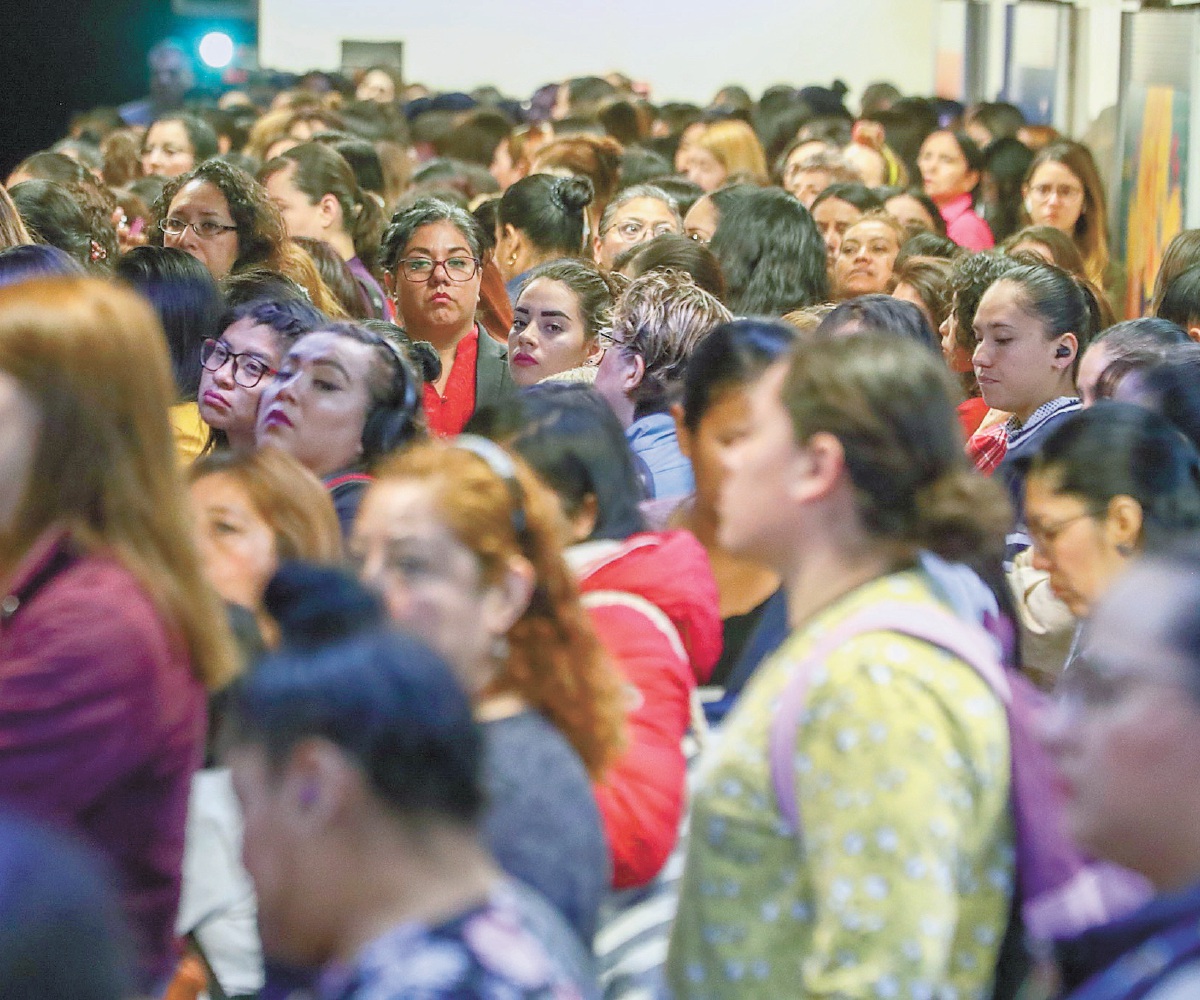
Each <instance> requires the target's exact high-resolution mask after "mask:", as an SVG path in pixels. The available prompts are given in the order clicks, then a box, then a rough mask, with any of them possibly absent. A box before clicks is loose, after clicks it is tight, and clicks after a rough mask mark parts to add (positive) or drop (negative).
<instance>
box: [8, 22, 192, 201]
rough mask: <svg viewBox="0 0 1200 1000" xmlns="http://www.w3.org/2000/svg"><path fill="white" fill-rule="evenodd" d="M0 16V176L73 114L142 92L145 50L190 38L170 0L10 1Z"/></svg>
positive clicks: (52, 137) (57, 134) (58, 132)
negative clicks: (170, 40) (169, 40)
mask: <svg viewBox="0 0 1200 1000" xmlns="http://www.w3.org/2000/svg"><path fill="white" fill-rule="evenodd" d="M0 10H3V13H0V179H2V178H3V176H4V175H5V174H7V173H8V171H9V170H10V169H11V168H12V167H14V166H15V165H16V164H17V163H19V162H20V161H21V160H22V159H24V158H25V157H26V156H28V155H29V154H30V153H33V152H36V151H37V150H39V149H45V148H46V147H47V146H49V145H50V144H51V143H53V142H55V141H56V140H58V139H60V138H62V137H63V136H64V135H65V134H66V131H67V124H68V122H69V121H70V119H71V116H72V114H74V113H76V112H78V111H83V110H86V109H88V108H93V107H97V106H100V105H117V104H123V103H125V102H126V101H131V100H135V99H137V98H139V97H142V96H144V95H145V94H146V93H147V83H146V53H147V52H148V51H149V50H150V47H151V46H152V45H153V44H154V43H155V42H156V41H158V40H159V39H161V38H164V37H166V36H168V35H173V34H177V35H181V36H187V37H188V38H189V39H190V37H191V36H192V35H193V34H194V33H195V22H192V21H190V20H188V19H186V18H179V17H176V16H175V15H174V14H172V12H171V4H170V0H73V2H69V0H7V2H6V3H4V5H3V8H0Z"/></svg>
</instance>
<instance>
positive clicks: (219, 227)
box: [158, 219, 238, 240]
mask: <svg viewBox="0 0 1200 1000" xmlns="http://www.w3.org/2000/svg"><path fill="white" fill-rule="evenodd" d="M171 221H175V222H183V220H182V219H175V220H171V219H159V220H158V228H159V229H161V230H162V231H163V233H164V235H166V236H182V235H183V234H184V233H186V232H187V231H188V227H189V226H191V228H192V232H193V233H195V234H196V236H197V237H198V238H200V239H202V240H215V239H216V238H217V237H218V236H220V235H221V233H236V232H237V228H238V227H237V226H227V225H225V224H224V223H221V222H213V221H212V219H201V220H200V221H199V222H183V228H182V229H180V230H179V232H177V233H175V232H172V231H171V230H170V229H168V228H167V223H169V222H171ZM201 226H215V227H216V229H215V231H214V232H212V233H209V234H208V235H207V236H206V235H205V234H204V233H202V232H200V227H201Z"/></svg>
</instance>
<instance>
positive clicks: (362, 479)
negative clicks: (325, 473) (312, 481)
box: [325, 472, 375, 493]
mask: <svg viewBox="0 0 1200 1000" xmlns="http://www.w3.org/2000/svg"><path fill="white" fill-rule="evenodd" d="M373 482H375V477H374V476H371V475H368V474H367V473H365V472H346V473H343V474H342V475H340V476H334V477H333V478H332V479H330V480H328V481H327V482H326V483H325V489H327V490H329V492H330V493H336V492H337V491H338V489H339V488H341V487H342V486H348V485H350V484H351V483H362V484H363V485H366V484H368V483H373Z"/></svg>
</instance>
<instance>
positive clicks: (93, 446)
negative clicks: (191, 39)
mask: <svg viewBox="0 0 1200 1000" xmlns="http://www.w3.org/2000/svg"><path fill="white" fill-rule="evenodd" d="M183 56H184V54H183V53H182V51H181V50H180V49H179V48H178V47H177V46H175V45H174V44H173V43H165V44H164V45H160V46H159V47H157V48H156V49H155V50H154V51H153V52H152V53H151V67H152V69H153V70H154V74H155V75H154V77H153V80H154V84H153V86H152V90H151V94H150V97H149V98H148V99H146V100H145V101H140V102H135V103H134V104H131V105H126V106H124V107H122V108H119V109H95V110H91V111H88V112H85V113H81V114H79V115H77V116H76V117H75V119H74V120H73V122H72V125H71V129H70V134H69V135H68V136H67V137H65V138H64V139H63V140H62V141H61V142H59V143H57V144H56V145H55V146H54V147H53V148H52V149H49V150H43V151H38V152H33V153H31V154H30V155H29V156H27V157H26V158H25V159H24V160H23V161H22V162H21V163H20V164H19V165H18V166H17V167H16V168H15V169H14V170H13V172H12V174H11V175H10V176H9V177H8V179H7V185H6V190H5V189H0V469H2V470H3V473H4V474H3V476H0V579H3V581H4V583H3V588H2V593H0V809H2V811H3V815H2V816H0V924H2V925H3V927H2V928H0V994H3V996H5V997H17V998H25V997H29V998H33V997H37V998H39V1000H57V998H64V1000H65V998H68V997H71V998H83V1000H131V998H133V997H165V998H168V1000H196V998H198V997H200V996H202V995H207V996H209V997H213V998H217V1000H219V998H222V997H240V998H247V997H262V998H281V1000H282V998H285V997H293V998H304V997H312V998H316V1000H367V998H372V1000H392V998H432V997H447V998H449V997H467V996H470V997H497V998H499V997H504V998H510V997H531V998H532V997H561V998H566V997H601V996H603V997H605V998H610V1000H617V998H626V1000H633V998H641V997H656V996H657V997H665V996H675V997H678V998H681V1000H682V998H707V997H735V996H736V997H743V996H744V997H778V996H804V997H809V996H812V997H847V998H849V997H855V998H858V997H861V998H866V997H879V998H890V997H912V998H943V997H947V998H948V997H962V998H967V997H976V998H986V997H1017V996H1021V997H1026V998H1031V1000H1036V998H1043V1000H1049V998H1051V997H1055V998H1068V997H1069V998H1076V1000H1092V998H1096V1000H1100V998H1105V1000H1108V998H1112V1000H1122V998H1127V1000H1132V998H1135V997H1137V998H1143V997H1144V998H1152V1000H1172V998H1182V997H1189V996H1194V995H1200V835H1198V834H1197V830H1200V823H1197V819H1198V818H1200V792H1197V791H1196V788H1197V786H1196V784H1195V783H1194V780H1193V774H1192V771H1193V766H1194V762H1195V760H1197V759H1200V618H1198V617H1197V611H1196V608H1197V607H1200V601H1198V600H1197V597H1198V596H1200V594H1198V588H1200V583H1198V581H1200V547H1198V546H1197V545H1196V537H1197V535H1198V533H1200V454H1198V452H1197V447H1198V446H1200V381H1198V379H1197V374H1198V373H1200V346H1197V344H1196V341H1198V340H1200V231H1197V230H1189V231H1185V232H1182V233H1180V234H1179V235H1178V236H1176V237H1175V238H1174V239H1173V240H1172V242H1171V244H1170V245H1169V246H1168V247H1167V248H1165V253H1164V255H1163V265H1162V268H1161V271H1160V273H1159V275H1158V282H1157V287H1156V289H1155V294H1154V300H1153V302H1152V303H1151V307H1150V310H1149V311H1150V315H1147V316H1138V315H1130V311H1131V310H1130V305H1129V303H1128V302H1127V300H1126V296H1125V292H1124V287H1123V280H1122V272H1121V267H1120V266H1119V264H1118V262H1117V261H1116V260H1115V259H1114V256H1113V255H1112V254H1111V253H1110V250H1109V235H1110V234H1109V217H1108V213H1107V208H1106V204H1105V196H1104V185H1103V183H1102V181H1101V179H1100V171H1099V170H1098V169H1097V164H1096V163H1095V162H1094V160H1093V157H1092V155H1091V153H1090V152H1089V150H1088V149H1087V147H1086V146H1084V145H1082V144H1081V143H1079V142H1076V141H1073V140H1071V139H1068V138H1066V137H1064V136H1060V135H1058V134H1056V133H1054V132H1053V130H1051V129H1049V128H1047V127H1045V126H1039V125H1035V124H1031V123H1026V122H1025V120H1024V118H1023V116H1022V115H1021V112H1020V111H1019V110H1018V109H1017V108H1015V107H1012V106H1011V105H1007V104H1003V103H985V104H979V105H974V106H971V107H961V106H958V105H955V104H953V102H947V101H937V100H932V99H926V98H922V97H915V96H904V95H902V94H901V93H900V92H899V91H898V90H896V88H895V87H892V86H890V85H888V84H882V83H881V84H875V85H872V86H871V87H869V88H867V90H866V92H865V93H864V94H863V95H862V99H861V105H860V107H858V108H857V109H855V111H854V112H852V111H851V110H849V109H848V108H847V106H846V104H845V97H846V91H845V88H844V87H841V86H840V85H835V86H834V87H832V88H826V87H805V88H801V89H797V88H794V87H790V86H778V87H772V88H771V89H769V90H768V91H766V92H765V93H764V94H762V95H761V96H760V97H759V98H758V99H757V100H755V99H752V98H751V96H750V95H749V94H747V93H746V92H745V91H744V90H743V89H741V88H739V87H733V86H731V87H726V88H725V89H723V90H721V91H720V92H719V93H717V94H716V95H715V96H714V98H713V100H712V101H711V103H710V104H709V105H707V106H704V107H701V106H698V105H691V104H682V103H662V104H656V103H654V102H653V101H652V100H651V98H650V95H649V94H648V93H647V92H646V89H645V88H644V87H642V86H640V85H638V84H636V83H635V82H634V81H632V80H630V79H628V78H626V77H623V76H620V75H619V74H613V75H611V76H609V77H603V78H602V77H580V78H576V79H571V80H567V81H564V82H561V83H556V84H552V85H548V86H547V87H544V88H542V89H541V90H539V91H538V92H537V93H535V94H534V95H532V97H531V98H530V99H528V100H517V99H511V98H509V97H506V96H505V95H503V94H502V93H501V92H499V91H498V90H495V89H493V88H485V89H482V90H480V91H477V92H474V93H472V94H465V93H431V92H429V91H428V90H426V89H425V88H421V87H418V86H415V85H408V86H405V85H403V84H402V83H401V81H400V80H399V79H398V78H397V76H396V75H395V74H394V73H393V72H392V71H391V70H389V69H388V68H386V67H374V68H372V69H370V70H369V71H366V72H364V73H360V74H357V78H356V79H350V78H348V77H343V76H340V75H336V74H324V73H312V74H308V75H307V76H305V77H303V78H298V79H290V80H281V79H279V78H271V79H270V80H269V81H266V82H259V81H254V82H251V83H248V84H246V85H245V86H244V87H241V88H237V87H231V88H230V89H228V90H227V91H225V92H224V93H222V94H220V95H219V96H218V95H212V96H211V98H203V99H197V98H195V97H194V95H193V96H192V97H191V98H189V97H188V94H187V91H188V89H189V86H190V81H189V79H188V74H187V72H186V64H185V63H183V62H182V61H181V60H182V59H183Z"/></svg>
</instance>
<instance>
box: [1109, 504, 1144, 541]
mask: <svg viewBox="0 0 1200 1000" xmlns="http://www.w3.org/2000/svg"><path fill="white" fill-rule="evenodd" d="M1143 521H1144V516H1143V512H1142V505H1141V504H1140V503H1138V502H1137V501H1136V500H1135V499H1134V498H1133V497H1131V496H1127V495H1125V494H1121V495H1120V496H1115V497H1113V498H1112V499H1111V500H1110V501H1109V502H1108V510H1107V512H1106V514H1105V520H1104V528H1105V532H1106V533H1107V535H1108V539H1109V541H1110V542H1111V543H1112V545H1113V546H1114V547H1115V548H1116V550H1117V551H1118V552H1120V553H1121V554H1122V555H1124V556H1131V555H1133V554H1134V552H1136V551H1137V550H1138V548H1139V547H1140V546H1139V543H1140V541H1141V537H1142V524H1143Z"/></svg>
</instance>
